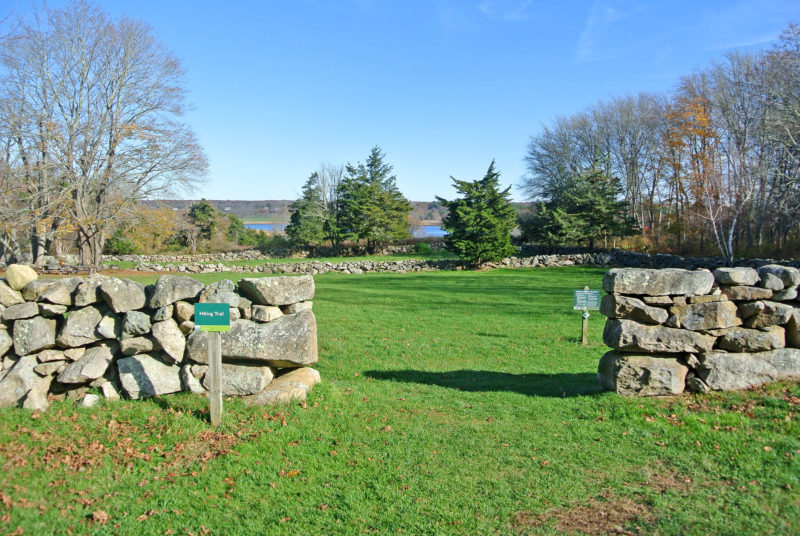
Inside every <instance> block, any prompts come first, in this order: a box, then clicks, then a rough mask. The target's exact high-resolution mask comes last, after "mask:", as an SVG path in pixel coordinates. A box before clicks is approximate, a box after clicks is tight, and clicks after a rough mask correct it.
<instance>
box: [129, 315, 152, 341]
mask: <svg viewBox="0 0 800 536" xmlns="http://www.w3.org/2000/svg"><path fill="white" fill-rule="evenodd" d="M151 327H152V323H151V322H150V315H148V314H147V313H143V312H142V311H128V312H127V313H125V318H124V320H123V322H122V338H123V339H128V338H131V337H138V336H139V335H145V334H147V333H150V328H151Z"/></svg>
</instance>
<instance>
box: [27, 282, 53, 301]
mask: <svg viewBox="0 0 800 536" xmlns="http://www.w3.org/2000/svg"><path fill="white" fill-rule="evenodd" d="M55 282H56V280H55V279H37V280H36V281H31V282H30V283H28V284H27V285H25V287H24V288H23V289H22V297H23V298H25V299H26V300H27V301H39V296H40V295H41V294H42V293H43V292H44V291H45V290H47V289H48V288H50V285H52V284H53V283H55Z"/></svg>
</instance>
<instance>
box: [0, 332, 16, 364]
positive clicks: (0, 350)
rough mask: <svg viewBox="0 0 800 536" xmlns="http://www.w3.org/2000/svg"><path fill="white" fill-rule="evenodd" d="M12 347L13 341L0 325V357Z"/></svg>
mask: <svg viewBox="0 0 800 536" xmlns="http://www.w3.org/2000/svg"><path fill="white" fill-rule="evenodd" d="M12 346H14V339H12V338H11V335H9V334H8V331H7V330H6V327H5V326H3V325H2V324H0V357H2V356H4V355H5V354H6V352H8V350H9V349H10V348H11V347H12Z"/></svg>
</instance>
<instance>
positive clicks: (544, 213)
mask: <svg viewBox="0 0 800 536" xmlns="http://www.w3.org/2000/svg"><path fill="white" fill-rule="evenodd" d="M560 184H561V187H560V188H559V189H558V190H556V191H553V192H551V193H550V199H549V201H547V202H546V203H541V204H540V205H539V207H538V209H537V211H536V212H535V213H534V214H532V215H529V216H527V217H525V218H521V219H520V227H521V228H522V232H523V236H524V237H525V238H526V239H528V240H531V241H534V242H538V243H541V244H544V245H547V246H550V247H559V246H565V245H570V244H579V243H588V245H589V246H590V247H594V246H595V245H596V241H597V239H599V238H603V239H604V240H605V239H606V238H607V237H609V236H629V235H631V234H633V233H634V232H635V229H636V222H635V221H634V220H633V218H631V217H630V216H629V215H628V203H627V202H626V201H620V200H619V196H620V189H621V187H620V184H619V180H618V179H617V178H616V177H614V176H613V175H610V174H608V173H606V172H605V171H602V170H599V169H598V168H597V167H596V166H593V167H592V168H589V169H588V170H586V171H584V172H583V173H579V174H575V175H570V176H567V177H565V178H564V180H563V181H561V183H560Z"/></svg>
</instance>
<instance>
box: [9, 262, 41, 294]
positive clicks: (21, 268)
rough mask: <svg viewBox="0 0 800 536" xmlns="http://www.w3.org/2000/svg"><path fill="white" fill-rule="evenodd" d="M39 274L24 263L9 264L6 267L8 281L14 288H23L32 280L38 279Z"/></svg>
mask: <svg viewBox="0 0 800 536" xmlns="http://www.w3.org/2000/svg"><path fill="white" fill-rule="evenodd" d="M38 278H39V274H37V273H36V270H34V269H33V268H31V267H30V266H26V265H24V264H9V265H8V268H6V282H7V283H8V286H9V287H11V288H13V289H14V290H22V289H23V288H25V285H27V284H28V283H30V282H31V281H36V280H37V279H38Z"/></svg>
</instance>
